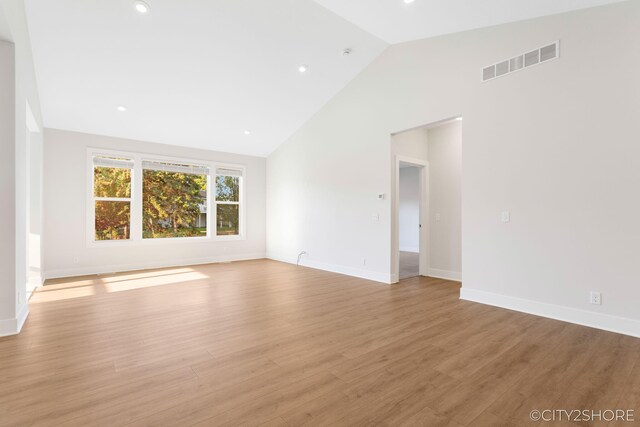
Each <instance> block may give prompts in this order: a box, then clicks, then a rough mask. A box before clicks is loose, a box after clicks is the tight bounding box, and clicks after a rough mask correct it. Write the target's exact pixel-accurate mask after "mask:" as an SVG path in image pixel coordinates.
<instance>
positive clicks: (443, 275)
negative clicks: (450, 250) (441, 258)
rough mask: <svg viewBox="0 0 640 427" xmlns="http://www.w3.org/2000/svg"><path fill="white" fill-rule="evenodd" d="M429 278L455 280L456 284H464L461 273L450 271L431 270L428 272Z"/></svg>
mask: <svg viewBox="0 0 640 427" xmlns="http://www.w3.org/2000/svg"><path fill="white" fill-rule="evenodd" d="M427 275H428V276H429V277H436V278H438V279H445V280H453V281H455V282H462V273H461V272H460V271H448V270H439V269H437V268H430V269H429V270H428V274H427Z"/></svg>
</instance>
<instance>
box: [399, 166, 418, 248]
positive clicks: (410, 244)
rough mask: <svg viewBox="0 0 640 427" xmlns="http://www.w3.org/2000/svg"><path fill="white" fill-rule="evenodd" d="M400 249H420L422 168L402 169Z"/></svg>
mask: <svg viewBox="0 0 640 427" xmlns="http://www.w3.org/2000/svg"><path fill="white" fill-rule="evenodd" d="M398 222H399V237H400V250H401V251H404V252H419V251H420V228H419V226H420V169H418V168H415V167H405V168H401V169H400V206H399V218H398Z"/></svg>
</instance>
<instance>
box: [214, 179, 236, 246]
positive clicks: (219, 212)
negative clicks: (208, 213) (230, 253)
mask: <svg viewBox="0 0 640 427" xmlns="http://www.w3.org/2000/svg"><path fill="white" fill-rule="evenodd" d="M241 180H242V171H240V170H234V169H227V168H218V169H217V170H216V234H217V235H218V236H237V235H239V234H240V184H241Z"/></svg>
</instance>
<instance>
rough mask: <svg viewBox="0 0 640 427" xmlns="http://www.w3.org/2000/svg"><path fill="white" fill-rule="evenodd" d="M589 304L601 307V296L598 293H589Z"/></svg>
mask: <svg viewBox="0 0 640 427" xmlns="http://www.w3.org/2000/svg"><path fill="white" fill-rule="evenodd" d="M591 304H593V305H602V294H600V292H591Z"/></svg>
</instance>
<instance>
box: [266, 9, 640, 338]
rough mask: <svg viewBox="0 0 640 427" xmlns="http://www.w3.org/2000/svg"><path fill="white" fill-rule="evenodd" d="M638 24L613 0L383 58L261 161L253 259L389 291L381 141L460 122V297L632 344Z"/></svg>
mask: <svg viewBox="0 0 640 427" xmlns="http://www.w3.org/2000/svg"><path fill="white" fill-rule="evenodd" d="M639 21H640V1H638V0H629V1H626V2H621V3H616V4H613V5H609V6H604V7H599V8H593V9H587V10H582V11H577V12H572V13H567V14H562V15H555V16H549V17H544V18H540V19H535V20H530V21H523V22H517V23H513V24H508V25H502V26H498V27H492V28H486V29H480V30H474V31H469V32H465V33H459V34H453V35H448V36H443V37H437V38H433V39H427V40H421V41H416V42H410V43H404V44H400V45H396V46H392V47H390V48H389V49H387V50H386V51H385V52H384V53H383V54H382V55H381V56H380V57H378V58H377V59H376V60H375V61H374V62H373V63H372V64H371V65H370V66H369V67H368V68H367V69H366V70H365V71H364V72H363V73H362V74H361V75H360V76H358V77H357V78H356V79H354V80H353V81H352V82H351V83H350V84H349V85H348V86H347V87H346V88H345V89H344V90H343V91H341V92H340V93H339V94H338V95H337V96H336V97H334V98H333V100H332V101H330V102H329V103H328V104H327V105H326V106H325V107H324V108H323V109H322V110H321V111H320V112H318V113H317V114H316V115H315V116H314V117H313V118H312V119H311V120H310V121H309V122H308V123H307V124H306V125H305V126H304V127H303V128H301V129H300V130H299V131H298V132H297V133H296V134H295V135H294V136H293V137H292V138H290V139H289V140H288V141H287V142H285V143H284V144H283V145H282V146H281V147H280V148H279V149H278V150H276V151H275V152H274V153H273V154H272V155H271V156H270V157H269V159H268V161H267V182H268V189H267V194H268V212H269V215H268V231H267V235H268V253H269V254H270V255H271V256H273V257H276V258H279V259H289V260H290V259H292V258H294V257H295V255H296V254H297V251H299V250H306V251H307V252H309V254H310V256H309V260H308V261H307V262H309V261H311V262H313V265H315V266H318V267H323V268H331V269H334V270H340V271H343V272H350V273H351V274H355V273H357V274H359V275H361V276H365V277H370V278H377V279H386V280H391V265H392V262H391V254H392V248H391V246H392V245H391V230H392V228H391V226H392V212H393V211H392V209H391V203H390V200H391V197H387V198H385V199H384V200H382V201H381V200H378V199H377V197H376V194H377V193H386V194H387V195H389V194H390V192H391V189H392V188H394V187H395V183H394V182H393V176H392V173H391V172H392V170H393V166H392V159H391V151H390V150H389V142H390V136H389V135H390V134H392V133H396V132H398V131H401V130H403V129H411V128H415V127H418V126H421V125H425V124H428V123H433V122H436V121H439V120H443V119H446V118H451V117H456V116H459V115H462V116H464V138H463V155H462V200H463V203H462V230H463V241H462V257H463V259H464V264H463V267H464V271H463V276H464V284H463V297H465V298H468V299H474V300H479V301H483V302H487V303H492V304H499V305H506V306H511V307H513V308H516V309H519V310H525V311H532V312H537V313H539V314H543V315H548V316H552V317H560V318H564V319H567V320H571V321H574V322H580V323H585V324H591V325H594V326H597V327H601V328H609V329H615V330H618V331H622V332H626V333H631V334H636V335H640V313H639V311H638V307H637V301H640V287H639V286H638V283H639V282H640V272H639V271H638V269H637V268H636V266H637V265H638V264H640V251H639V250H638V247H640V222H639V221H638V218H639V217H640V200H639V199H638V198H637V197H636V194H637V184H638V182H640V168H639V167H638V162H637V159H638V158H640V145H639V144H637V139H638V135H639V134H640V121H638V120H637V117H639V116H640V90H638V88H640V85H638V84H637V82H638V75H640V26H639V25H637V23H638V22H639ZM558 39H559V40H561V58H560V59H558V60H555V61H552V62H549V63H546V64H542V65H540V66H537V67H533V68H530V69H526V70H523V71H520V72H517V73H514V74H511V75H509V76H506V77H503V78H499V79H496V80H493V81H491V82H487V83H481V82H480V71H481V68H482V67H483V66H486V65H487V64H491V63H494V62H496V61H498V60H501V59H503V58H508V57H510V56H513V55H516V54H519V53H521V52H525V51H527V50H528V49H532V48H535V47H539V46H543V45H545V44H546V43H550V42H552V41H554V40H558ZM505 210H508V211H510V212H511V218H512V220H511V222H510V223H502V222H501V221H500V212H501V211H505ZM372 213H379V214H380V216H379V220H378V221H375V220H373V218H375V217H374V216H372ZM362 258H366V264H365V265H363V263H362V262H361V260H362ZM591 290H598V291H601V292H603V305H602V306H593V305H590V304H589V291H591Z"/></svg>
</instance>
